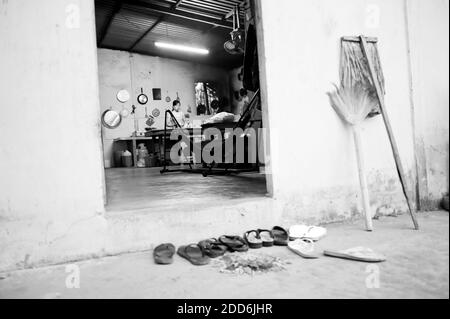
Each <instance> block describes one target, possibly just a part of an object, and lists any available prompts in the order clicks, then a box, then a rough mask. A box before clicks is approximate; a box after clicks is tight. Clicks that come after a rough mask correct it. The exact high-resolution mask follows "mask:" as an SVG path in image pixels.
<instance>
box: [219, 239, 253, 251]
mask: <svg viewBox="0 0 450 319" xmlns="http://www.w3.org/2000/svg"><path fill="white" fill-rule="evenodd" d="M219 241H220V242H221V243H222V244H224V245H225V246H227V247H228V249H229V250H230V251H232V252H234V251H237V252H245V251H248V245H247V243H246V241H245V240H244V238H242V237H239V236H221V237H220V238H219Z"/></svg>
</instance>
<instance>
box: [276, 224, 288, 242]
mask: <svg viewBox="0 0 450 319" xmlns="http://www.w3.org/2000/svg"><path fill="white" fill-rule="evenodd" d="M272 235H273V239H274V241H273V243H274V245H276V246H287V245H288V242H289V233H288V231H287V230H286V229H284V228H283V227H280V226H275V227H274V228H272Z"/></svg>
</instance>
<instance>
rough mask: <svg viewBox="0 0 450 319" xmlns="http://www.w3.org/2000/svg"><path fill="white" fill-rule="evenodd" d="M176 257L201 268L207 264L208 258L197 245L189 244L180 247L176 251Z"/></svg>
mask: <svg viewBox="0 0 450 319" xmlns="http://www.w3.org/2000/svg"><path fill="white" fill-rule="evenodd" d="M177 253H178V255H180V256H181V257H183V258H185V259H187V260H189V261H190V262H191V264H193V265H195V266H203V265H207V264H209V257H208V256H206V254H205V251H204V250H203V248H202V247H200V246H199V245H198V244H190V245H187V246H181V247H180V248H178V251H177Z"/></svg>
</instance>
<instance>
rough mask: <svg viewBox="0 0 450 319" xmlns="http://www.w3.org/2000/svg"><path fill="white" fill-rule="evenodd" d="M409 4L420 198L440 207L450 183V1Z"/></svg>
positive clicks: (429, 205)
mask: <svg viewBox="0 0 450 319" xmlns="http://www.w3.org/2000/svg"><path fill="white" fill-rule="evenodd" d="M406 4H407V6H406V9H407V12H408V25H409V39H410V47H411V66H412V68H411V71H412V73H411V75H412V94H413V98H414V99H413V103H414V113H415V114H414V120H415V128H416V130H415V131H416V158H417V163H418V172H419V179H418V183H419V185H418V186H419V194H420V202H421V207H422V208H423V209H436V208H437V207H438V206H439V201H440V199H441V198H442V195H444V194H445V193H447V192H448V187H449V178H448V177H449V167H448V164H449V134H448V130H449V126H448V117H449V97H448V87H449V83H448V79H449V73H448V69H449V62H448V61H449V59H448V57H449V44H448V37H449V2H448V1H445V0H434V1H420V0H408V1H407V2H406Z"/></svg>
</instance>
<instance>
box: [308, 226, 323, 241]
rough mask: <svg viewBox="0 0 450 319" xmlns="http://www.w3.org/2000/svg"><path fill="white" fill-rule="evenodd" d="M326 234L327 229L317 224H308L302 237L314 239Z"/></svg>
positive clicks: (319, 238) (316, 239)
mask: <svg viewBox="0 0 450 319" xmlns="http://www.w3.org/2000/svg"><path fill="white" fill-rule="evenodd" d="M326 235H327V229H326V228H324V227H319V226H310V227H309V228H308V231H307V232H306V234H305V236H304V238H309V239H312V240H314V241H318V240H321V239H322V238H323V237H325V236H326Z"/></svg>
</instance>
